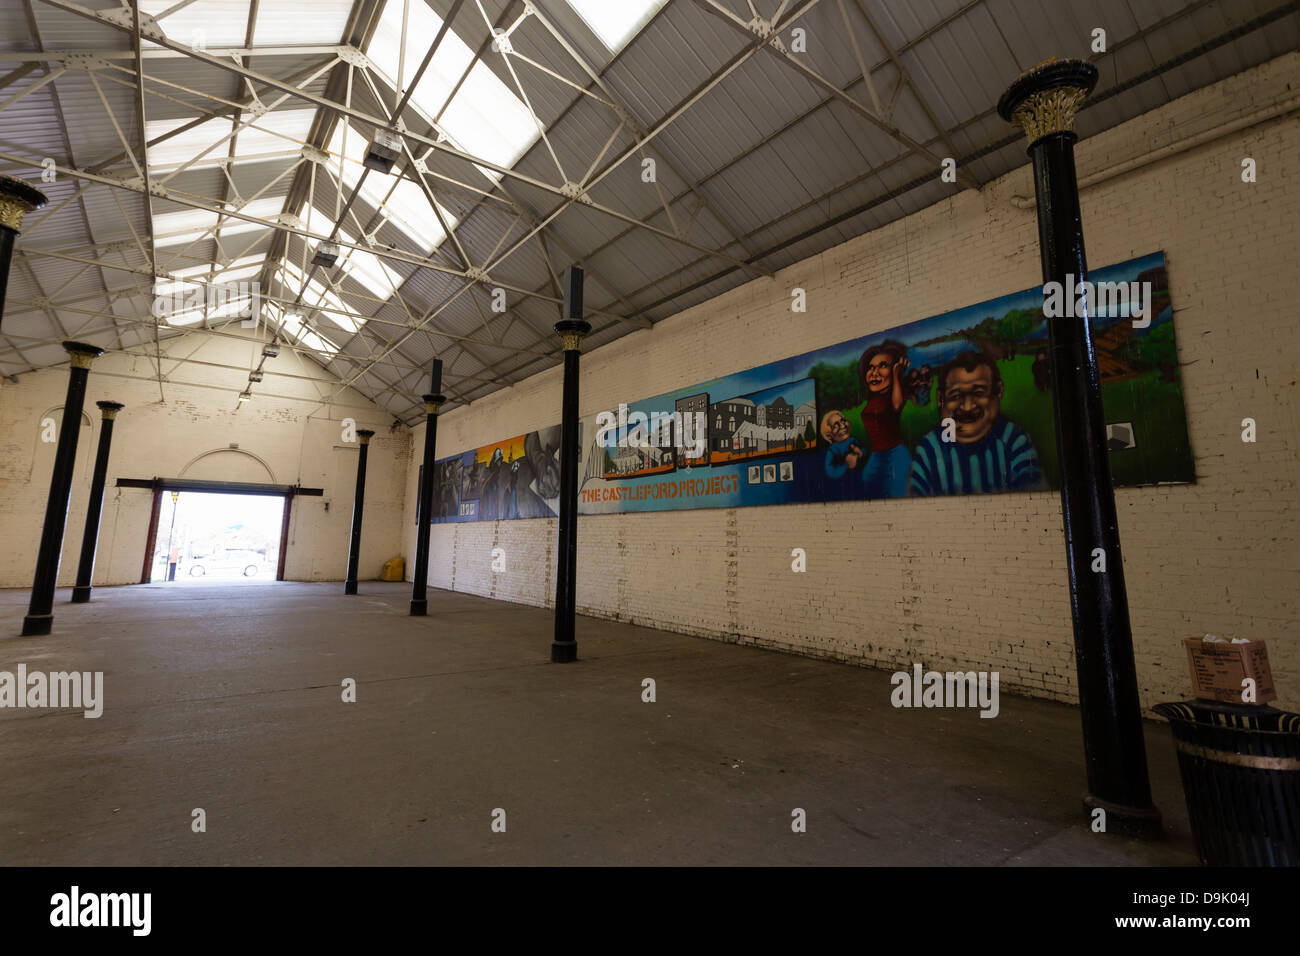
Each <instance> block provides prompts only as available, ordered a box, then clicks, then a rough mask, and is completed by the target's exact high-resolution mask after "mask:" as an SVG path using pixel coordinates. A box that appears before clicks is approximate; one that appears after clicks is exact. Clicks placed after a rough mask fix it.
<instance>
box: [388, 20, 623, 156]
mask: <svg viewBox="0 0 1300 956" xmlns="http://www.w3.org/2000/svg"><path fill="white" fill-rule="evenodd" d="M620 2H622V0H620ZM634 2H635V3H636V5H639V4H640V0H634ZM616 5H617V4H616ZM402 8H403V4H401V3H389V4H387V5H386V6H385V8H384V13H383V16H382V17H381V18H380V22H379V28H378V29H377V30H376V31H375V36H374V38H373V39H372V40H371V42H370V46H369V48H368V49H367V50H366V54H367V55H368V56H369V57H370V59H371V61H372V62H374V64H375V65H376V67H377V68H378V69H379V71H380V72H382V73H383V74H384V75H386V76H387V77H388V79H389V82H390V83H392V84H393V85H396V77H397V73H398V54H399V51H400V47H401V35H402ZM441 27H442V20H441V19H440V18H439V17H438V15H437V14H435V13H434V12H433V11H432V10H430V9H429V7H428V6H427V5H426V4H424V3H422V2H417V3H411V4H410V19H409V22H408V24H407V33H406V62H405V64H404V73H405V75H404V77H403V83H405V82H406V81H407V79H408V78H409V77H410V76H411V75H412V74H413V73H414V72H415V70H416V69H417V68H418V67H419V65H420V62H421V61H422V60H423V59H424V55H425V53H427V52H428V49H429V47H428V44H429V43H430V42H432V38H433V37H434V36H436V35H437V33H438V30H439V29H440V28H441ZM490 55H492V56H496V55H498V54H495V53H493V54H490ZM471 63H474V51H473V50H472V49H471V48H470V47H469V46H468V45H467V44H466V43H465V41H464V40H462V39H461V38H460V37H459V36H458V35H457V34H456V31H455V30H454V29H453V30H448V31H447V34H446V35H445V36H444V37H443V40H442V45H441V46H440V47H439V48H438V52H437V53H436V54H435V55H434V58H433V60H432V62H431V63H430V64H429V67H428V69H426V70H425V73H424V76H423V77H421V79H420V82H419V84H418V85H417V86H416V87H415V90H414V92H413V93H412V94H411V102H413V103H414V104H415V105H416V106H417V107H419V108H420V109H421V110H422V111H423V112H424V113H425V114H426V115H427V116H428V117H429V118H430V119H433V120H436V121H437V122H438V125H439V126H440V127H441V128H442V129H443V130H444V131H445V132H446V133H447V134H448V136H449V137H450V138H451V139H452V140H454V141H455V143H457V144H459V145H460V148H461V149H463V150H464V151H465V152H467V153H471V154H472V155H475V156H479V157H481V158H483V159H486V160H489V161H490V162H493V163H496V164H497V165H498V166H507V167H509V166H513V165H514V164H515V162H516V161H517V160H518V159H519V157H520V156H522V155H523V154H524V152H525V151H526V150H527V149H528V147H530V146H531V145H532V144H533V143H534V142H536V141H537V139H538V137H539V136H540V135H541V134H540V132H539V130H538V128H537V123H536V122H535V121H534V120H533V117H532V114H531V113H530V112H529V111H528V107H527V106H525V105H524V103H523V102H522V101H521V100H520V99H519V97H518V96H516V95H515V93H514V92H513V91H512V90H511V89H510V88H509V87H508V86H507V85H506V84H505V83H503V82H502V81H501V79H500V78H499V77H498V76H497V75H496V74H495V73H493V72H492V71H491V70H490V69H488V67H487V66H486V65H484V64H483V63H482V62H478V63H474V68H473V69H471V70H470V72H469V76H468V77H466V79H465V82H464V84H462V85H461V87H460V89H459V90H458V91H457V93H456V96H455V98H454V99H453V100H452V101H451V103H450V104H448V103H447V97H448V96H449V95H450V94H451V91H452V90H453V89H455V86H456V83H457V82H459V81H460V78H461V76H462V75H463V74H464V72H465V70H466V69H467V68H468V67H469V65H470V64H471ZM444 108H445V109H444ZM440 114H441V116H440ZM480 168H482V167H480ZM484 173H485V174H486V175H488V176H490V177H491V178H492V179H493V180H494V181H495V180H498V179H500V175H499V174H497V173H494V172H492V171H490V170H486V169H485V170H484Z"/></svg>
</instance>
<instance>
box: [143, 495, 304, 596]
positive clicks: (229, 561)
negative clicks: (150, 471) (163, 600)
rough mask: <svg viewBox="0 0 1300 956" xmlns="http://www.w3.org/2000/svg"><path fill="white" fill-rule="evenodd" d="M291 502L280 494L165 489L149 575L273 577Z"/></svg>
mask: <svg viewBox="0 0 1300 956" xmlns="http://www.w3.org/2000/svg"><path fill="white" fill-rule="evenodd" d="M287 507H288V499H287V498H286V497H285V496H281V495H250V494H227V493H218V492H206V491H168V492H164V493H163V494H162V495H161V508H160V509H159V511H160V513H159V514H158V523H157V533H156V536H155V538H154V546H153V562H152V566H151V567H152V570H151V572H150V577H149V580H150V581H151V582H174V583H193V584H201V583H209V582H221V583H225V584H264V583H267V582H269V581H274V580H275V579H276V572H277V566H278V563H279V558H280V553H281V551H280V540H281V535H282V534H283V526H284V517H285V509H286V508H287Z"/></svg>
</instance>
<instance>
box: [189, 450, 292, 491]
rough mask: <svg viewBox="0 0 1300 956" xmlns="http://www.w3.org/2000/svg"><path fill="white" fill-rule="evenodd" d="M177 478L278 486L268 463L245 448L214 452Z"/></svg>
mask: <svg viewBox="0 0 1300 956" xmlns="http://www.w3.org/2000/svg"><path fill="white" fill-rule="evenodd" d="M176 477H178V478H201V479H207V480H209V481H245V482H249V483H251V484H272V485H273V484H275V483H276V481H275V472H273V471H272V470H271V466H270V465H268V464H267V463H266V462H265V461H263V460H262V459H261V458H259V457H258V456H257V455H254V454H253V453H252V452H251V451H244V449H242V448H213V449H211V450H210V451H205V452H203V453H202V454H199V455H195V456H194V457H193V458H191V459H190V460H189V462H188V463H187V464H186V465H185V467H184V468H182V469H181V473H180V474H179V475H177V476H176Z"/></svg>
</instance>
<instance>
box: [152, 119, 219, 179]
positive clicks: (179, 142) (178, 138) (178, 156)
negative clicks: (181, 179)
mask: <svg viewBox="0 0 1300 956" xmlns="http://www.w3.org/2000/svg"><path fill="white" fill-rule="evenodd" d="M195 119H197V117H194V116H186V117H183V118H181V119H164V120H157V119H154V120H146V121H145V124H144V137H145V139H146V140H151V139H157V138H158V137H159V136H162V135H163V134H164V133H170V132H171V131H172V130H174V129H177V128H178V127H181V126H184V125H185V124H186V123H190V122H193V121H194V120H195ZM229 132H230V120H228V119H210V120H208V121H207V122H206V123H200V124H199V125H198V126H196V127H194V128H193V129H189V130H186V131H185V132H183V133H177V134H176V135H175V136H173V137H172V138H171V139H169V140H165V141H164V142H161V143H159V144H158V145H156V146H150V147H149V150H148V152H149V169H150V171H152V172H166V171H167V170H169V169H175V168H176V167H177V166H182V165H184V164H185V163H188V162H189V161H190V160H191V159H193V158H194V157H195V156H197V155H198V154H199V153H201V152H203V151H204V150H205V149H207V148H208V147H209V146H212V145H213V144H214V143H217V142H220V140H221V137H223V136H225V135H226V134H227V133H229ZM226 152H227V151H226V150H224V149H214V150H213V151H212V152H210V153H209V154H208V155H207V156H205V157H204V158H203V160H200V163H204V164H205V165H211V164H212V163H215V162H216V161H217V160H218V159H224V158H225V156H226ZM205 161H207V162H206V163H205Z"/></svg>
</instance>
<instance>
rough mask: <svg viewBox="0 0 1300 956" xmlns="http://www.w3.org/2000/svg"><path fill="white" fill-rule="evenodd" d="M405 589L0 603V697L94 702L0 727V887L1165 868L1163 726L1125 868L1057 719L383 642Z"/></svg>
mask: <svg viewBox="0 0 1300 956" xmlns="http://www.w3.org/2000/svg"><path fill="white" fill-rule="evenodd" d="M409 589H410V586H409V585H405V584H382V583H378V582H370V583H363V584H362V585H361V592H362V593H361V594H360V595H358V596H356V597H351V598H349V597H345V596H344V595H343V594H342V584H339V583H330V584H300V583H283V584H279V585H276V586H275V587H270V588H268V587H257V588H255V589H250V590H245V589H243V588H241V587H240V586H239V585H228V586H222V585H218V584H217V583H216V582H205V583H203V584H202V585H200V586H193V587H191V586H186V584H185V583H184V582H176V583H173V584H153V585H140V586H134V587H121V588H99V589H96V591H95V594H94V600H93V602H92V603H90V604H86V605H70V604H68V603H66V601H67V597H68V594H67V592H65V591H60V592H59V596H58V603H57V604H56V605H55V632H54V634H53V635H51V636H49V637H40V638H18V637H13V636H11V635H16V634H17V633H18V631H19V627H20V623H21V620H22V617H23V614H24V613H25V610H26V601H27V596H28V595H27V592H25V591H0V670H8V671H15V670H16V668H17V665H18V663H19V662H24V663H26V664H27V667H28V670H29V671H31V670H42V671H55V670H78V671H83V670H90V671H96V670H102V671H103V672H104V675H105V676H104V700H105V704H104V713H103V716H102V717H101V718H99V719H98V720H87V719H84V718H83V717H82V716H81V713H80V712H79V711H78V712H68V711H52V710H26V709H24V710H9V709H3V710H0V765H2V766H3V767H4V768H5V772H4V773H3V774H2V775H0V861H3V863H4V864H5V865H15V864H19V865H22V864H46V865H52V864H58V865H73V866H94V865H108V864H127V865H135V864H208V865H222V864H304V865H313V864H744V865H752V864H795V865H802V864H832V865H835V864H849V865H958V866H964V865H1043V864H1049V865H1060V864H1072V865H1080V864H1082V865H1092V864H1132V865H1147V864H1164V865H1168V864H1174V865H1178V864H1193V863H1195V859H1194V856H1193V853H1192V847H1191V843H1190V836H1189V834H1188V829H1187V818H1186V810H1185V807H1184V804H1183V796H1182V790H1181V787H1180V785H1179V782H1178V772H1177V765H1176V762H1175V759H1174V753H1173V746H1172V744H1171V742H1170V738H1169V734H1168V732H1167V730H1166V729H1165V728H1164V726H1163V725H1157V724H1154V723H1152V724H1148V725H1147V750H1148V755H1149V758H1150V762H1151V772H1152V777H1153V785H1154V788H1155V799H1156V803H1157V805H1158V806H1159V807H1160V808H1161V810H1162V811H1163V812H1164V815H1165V821H1166V829H1167V830H1168V836H1167V839H1166V840H1164V841H1162V842H1157V843H1140V842H1136V841H1130V840H1126V839H1124V838H1122V837H1119V836H1117V835H1114V834H1110V835H1102V834H1094V833H1092V832H1090V831H1089V829H1088V828H1087V827H1086V826H1085V825H1083V822H1082V819H1083V814H1082V810H1081V806H1080V796H1081V794H1082V791H1083V788H1084V780H1083V770H1082V757H1081V746H1080V727H1079V715H1078V712H1077V711H1076V710H1075V709H1074V708H1072V707H1068V706H1064V705H1060V704H1053V703H1046V702H1041V701H1032V700H1023V699H1019V698H1015V697H1011V696H1008V695H1003V697H1002V700H1001V713H1000V715H999V716H998V717H997V718H996V719H992V720H989V719H980V718H979V716H978V712H977V711H975V710H938V709H929V710H926V709H894V708H893V707H891V706H890V703H889V695H890V691H891V689H892V688H891V685H890V682H889V675H888V674H887V673H884V672H881V671H873V670H867V669H863V668H858V667H851V666H847V665H843V664H835V663H830V662H825V661H816V660H809V659H805V658H799V657H793V656H790V655H786V654H780V653H775V652H769V651H763V650H756V649H752V648H746V647H739V646H735V645H728V644H722V643H718V642H713V641H708V640H701V639H698V638H692V637H686V636H682V635H678V634H670V633H666V632H663V631H655V630H651V629H648V628H642V627H633V626H630V625H626V624H615V623H610V622H607V621H601V620H596V619H593V618H582V617H580V618H579V619H578V642H579V645H578V646H579V653H580V655H581V660H580V661H579V662H578V663H576V664H570V665H553V664H551V663H550V662H549V650H550V640H551V627H552V616H551V614H550V613H549V612H547V611H545V610H541V609H537V608H531V607H524V606H520V605H513V604H505V603H500V602H497V601H490V600H486V599H483V598H477V597H472V596H467V595H463V594H454V593H450V592H446V591H436V590H432V589H431V590H430V592H429V598H430V600H429V616H428V617H427V618H423V619H421V618H411V617H408V616H407V613H406V609H407V600H408V598H409V593H410V592H409ZM347 677H351V678H354V679H355V680H356V682H357V701H356V703H352V704H345V703H343V702H342V701H341V690H340V684H341V681H342V680H343V679H344V678H347ZM645 677H653V678H654V679H655V681H656V682H657V696H658V701H657V703H654V704H647V703H643V702H642V700H641V693H642V688H641V681H642V679H643V678H645ZM196 807H201V808H203V809H204V810H205V811H206V816H207V830H206V832H205V833H194V832H192V830H191V819H192V818H191V812H192V810H193V809H194V808H196ZM796 807H799V808H803V809H804V810H805V811H806V812H807V821H808V822H807V832H806V833H802V834H796V833H792V832H791V826H790V823H791V811H792V810H793V809H794V808H796ZM496 808H502V809H504V810H505V812H506V825H507V828H506V832H505V833H494V832H492V829H491V822H492V815H493V811H494V810H495V809H496Z"/></svg>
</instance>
